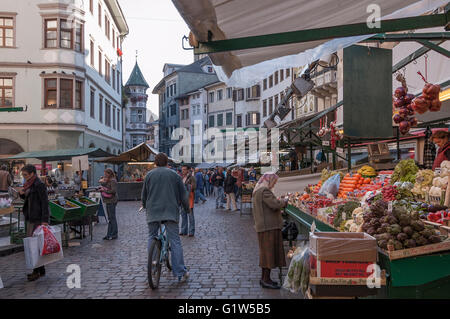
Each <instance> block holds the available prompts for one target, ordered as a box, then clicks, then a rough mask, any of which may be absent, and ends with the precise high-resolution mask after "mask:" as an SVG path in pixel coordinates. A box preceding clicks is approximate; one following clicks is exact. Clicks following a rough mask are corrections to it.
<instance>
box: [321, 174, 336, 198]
mask: <svg viewBox="0 0 450 319" xmlns="http://www.w3.org/2000/svg"><path fill="white" fill-rule="evenodd" d="M340 183H341V175H340V174H336V175H334V176H331V177H330V178H329V179H327V180H326V181H325V183H323V185H322V187H321V188H320V190H319V195H324V196H328V194H331V195H333V197H336V195H337V193H338V192H339V185H340Z"/></svg>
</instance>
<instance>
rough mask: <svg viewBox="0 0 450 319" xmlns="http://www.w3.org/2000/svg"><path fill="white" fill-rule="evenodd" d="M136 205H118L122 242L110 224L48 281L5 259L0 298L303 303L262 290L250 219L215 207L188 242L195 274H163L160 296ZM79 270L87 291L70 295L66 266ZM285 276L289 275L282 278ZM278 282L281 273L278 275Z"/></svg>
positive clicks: (15, 258) (199, 208)
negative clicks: (151, 279)
mask: <svg viewBox="0 0 450 319" xmlns="http://www.w3.org/2000/svg"><path fill="white" fill-rule="evenodd" d="M139 205H140V204H139V203H138V202H119V204H118V206H117V218H118V224H119V238H118V240H115V241H103V240H102V238H103V237H104V236H105V234H106V228H107V225H106V223H105V220H104V218H100V221H101V223H100V224H98V225H96V226H95V227H94V239H93V241H90V239H89V238H86V239H83V240H82V242H81V245H80V246H77V247H70V248H66V249H65V250H64V259H63V260H61V261H59V262H56V263H53V264H50V265H48V266H47V267H46V271H47V274H46V276H45V277H43V278H40V279H38V280H37V281H35V282H27V281H26V273H28V272H29V271H27V269H26V268H25V258H24V253H23V252H21V253H16V254H13V255H10V256H6V257H0V276H1V278H2V280H3V284H4V287H5V288H3V289H0V298H2V299H5V298H193V299H198V298H227V299H228V298H232V299H243V298H245V299H247V298H271V299H275V298H301V296H300V295H296V294H291V293H290V292H288V291H286V290H283V289H280V290H270V289H263V288H261V287H260V285H259V278H260V275H261V271H260V268H259V267H258V260H259V259H258V242H257V236H256V232H255V231H254V229H253V217H252V216H251V215H243V216H240V214H239V212H229V211H226V210H216V209H215V206H214V205H215V200H214V199H213V198H212V197H209V198H208V201H207V202H206V203H205V204H198V205H196V207H195V221H196V233H195V237H182V242H183V250H184V256H185V263H186V266H187V267H188V269H189V272H190V279H189V281H188V282H187V283H182V284H179V283H178V282H177V279H176V278H175V277H173V276H172V274H169V273H168V272H167V269H166V268H165V267H163V274H162V275H161V282H160V288H159V289H158V290H151V289H150V288H149V286H148V283H147V225H146V223H145V214H144V213H141V214H138V213H137V210H138V208H139ZM70 264H78V265H79V266H80V267H81V288H80V289H77V288H75V289H69V288H67V285H66V281H67V278H68V276H69V275H70V274H69V273H67V272H66V269H67V266H68V265H70ZM284 272H285V273H286V269H285V270H284ZM272 279H273V280H278V271H273V274H272Z"/></svg>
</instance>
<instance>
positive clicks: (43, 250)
mask: <svg viewBox="0 0 450 319" xmlns="http://www.w3.org/2000/svg"><path fill="white" fill-rule="evenodd" d="M55 232H56V228H54V227H52V226H38V227H37V228H36V229H35V230H34V232H33V236H35V237H38V238H39V255H41V256H45V255H51V254H55V253H58V252H59V251H60V250H61V244H60V243H59V242H58V240H57V238H56V236H55Z"/></svg>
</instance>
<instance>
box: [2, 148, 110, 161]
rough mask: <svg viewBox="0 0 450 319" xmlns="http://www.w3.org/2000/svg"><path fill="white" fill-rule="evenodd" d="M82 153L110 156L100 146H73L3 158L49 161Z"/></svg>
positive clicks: (61, 159) (64, 158) (92, 155)
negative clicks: (73, 147)
mask: <svg viewBox="0 0 450 319" xmlns="http://www.w3.org/2000/svg"><path fill="white" fill-rule="evenodd" d="M82 155H88V156H89V157H91V158H95V157H108V156H111V154H110V153H108V152H105V151H104V150H102V149H101V148H75V149H62V150H53V151H36V152H22V153H19V154H17V155H14V156H11V157H8V158H5V159H9V160H12V159H27V158H36V159H40V160H43V161H49V162H50V161H63V160H70V159H72V157H76V156H82Z"/></svg>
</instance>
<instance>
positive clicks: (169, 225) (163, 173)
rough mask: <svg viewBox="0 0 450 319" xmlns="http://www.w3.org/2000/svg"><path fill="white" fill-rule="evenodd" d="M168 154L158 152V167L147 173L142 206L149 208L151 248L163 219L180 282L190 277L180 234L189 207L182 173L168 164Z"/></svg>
mask: <svg viewBox="0 0 450 319" xmlns="http://www.w3.org/2000/svg"><path fill="white" fill-rule="evenodd" d="M168 161H169V159H168V157H167V155H166V154H164V153H159V154H157V155H156V156H155V164H156V168H154V169H152V170H151V171H150V172H148V173H147V176H145V180H144V186H143V188H142V207H143V208H145V209H146V211H147V223H148V232H149V240H148V249H150V245H151V243H152V241H153V238H155V237H156V236H157V234H158V229H159V224H160V223H164V224H165V227H166V231H167V238H168V240H169V244H170V252H171V254H170V255H171V263H172V272H173V274H174V275H175V276H176V277H177V278H178V281H179V282H184V281H186V280H187V279H188V277H189V273H188V270H187V268H186V266H185V264H184V257H183V246H182V245H181V240H180V236H179V234H178V229H179V220H180V217H179V216H180V205H181V209H182V210H185V211H188V210H189V209H190V207H189V199H188V193H187V191H186V189H185V186H184V184H183V180H182V179H181V177H180V176H179V175H178V174H177V173H176V172H174V171H172V170H171V169H169V168H168V167H167V164H168Z"/></svg>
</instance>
